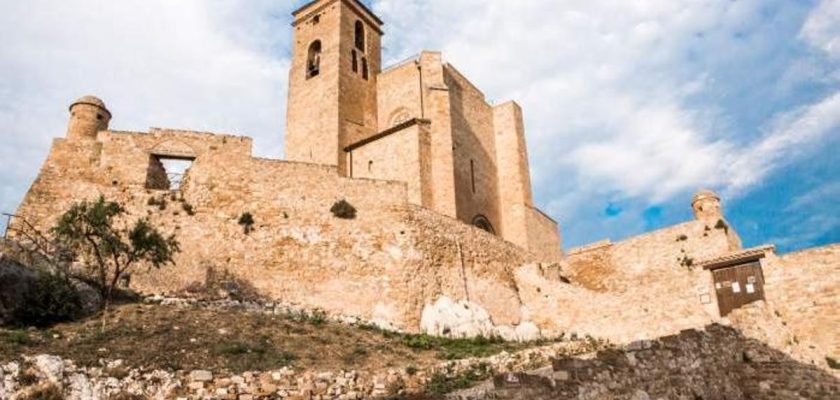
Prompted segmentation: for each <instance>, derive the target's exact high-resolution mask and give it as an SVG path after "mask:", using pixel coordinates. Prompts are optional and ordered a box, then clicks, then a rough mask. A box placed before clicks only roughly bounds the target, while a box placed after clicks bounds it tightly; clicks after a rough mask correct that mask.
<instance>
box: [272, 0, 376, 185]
mask: <svg viewBox="0 0 840 400" xmlns="http://www.w3.org/2000/svg"><path fill="white" fill-rule="evenodd" d="M292 15H293V16H294V19H295V20H294V23H293V24H292V26H293V32H294V33H293V35H294V37H293V50H292V65H291V70H290V72H289V99H288V110H287V115H286V140H285V141H286V143H285V145H286V159H287V160H289V161H300V162H311V163H317V164H327V165H334V166H337V167H338V170H339V172H340V173H342V174H346V171H347V170H348V165H347V156H346V153H345V151H344V148H345V147H347V146H349V145H351V144H353V143H355V142H357V141H359V140H362V139H365V138H368V137H370V136H373V135H374V134H376V133H377V126H376V124H377V122H376V121H377V111H376V79H377V75H379V72H380V69H381V38H382V34H383V33H382V29H381V27H382V21H381V20H380V19H379V18H378V17H376V15H374V14H373V12H372V11H371V10H370V9H368V8H367V7H366V6H365V5H364V4H362V3H361V2H360V1H359V0H316V1H312V2H310V3H308V4H306V5H304V6H303V7H302V8H300V9H298V10H297V11H295V12H294V13H293V14H292Z"/></svg>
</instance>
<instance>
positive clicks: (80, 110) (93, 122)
mask: <svg viewBox="0 0 840 400" xmlns="http://www.w3.org/2000/svg"><path fill="white" fill-rule="evenodd" d="M109 122H111V112H110V111H108V108H107V107H105V102H103V101H102V100H100V99H99V98H97V97H94V96H84V97H82V98H80V99H78V100H76V101H74V102H73V104H71V105H70V123H69V125H68V126H67V138H68V139H74V140H95V139H96V134H97V133H99V131H104V130H107V129H108V123H109Z"/></svg>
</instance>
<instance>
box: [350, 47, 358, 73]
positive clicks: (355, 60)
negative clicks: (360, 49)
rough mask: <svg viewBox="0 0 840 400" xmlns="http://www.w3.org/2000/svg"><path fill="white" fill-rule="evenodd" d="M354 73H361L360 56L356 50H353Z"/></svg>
mask: <svg viewBox="0 0 840 400" xmlns="http://www.w3.org/2000/svg"><path fill="white" fill-rule="evenodd" d="M351 53H352V55H353V72H359V55H358V54H357V53H356V50H353V51H352V52H351Z"/></svg>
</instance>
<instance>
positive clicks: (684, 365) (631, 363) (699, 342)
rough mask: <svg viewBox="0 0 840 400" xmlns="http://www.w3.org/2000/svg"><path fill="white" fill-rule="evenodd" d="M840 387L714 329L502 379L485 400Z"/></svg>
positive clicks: (783, 395)
mask: <svg viewBox="0 0 840 400" xmlns="http://www.w3.org/2000/svg"><path fill="white" fill-rule="evenodd" d="M838 395H840V380H838V379H837V378H836V377H835V376H832V375H831V374H829V373H827V372H826V371H823V370H821V369H819V368H817V367H814V366H813V365H809V364H804V363H800V362H797V361H796V360H794V359H791V358H790V357H788V356H787V355H785V354H784V353H782V352H779V351H777V350H775V349H772V348H770V347H768V346H766V345H764V344H762V343H760V342H757V341H755V340H750V339H747V338H745V337H743V336H742V335H740V334H739V333H738V332H737V331H735V330H733V329H728V328H725V327H722V326H718V325H713V326H709V327H707V328H706V329H705V330H704V331H695V330H690V331H685V332H682V333H680V334H679V335H672V336H667V337H663V338H660V339H658V340H656V341H645V342H638V343H634V344H632V345H631V346H628V347H627V348H625V349H623V350H612V349H611V350H604V351H600V352H598V353H597V354H596V355H594V357H591V358H588V359H585V358H571V357H567V358H563V359H559V360H556V361H555V362H554V363H553V366H552V368H547V369H544V370H540V371H535V372H532V373H531V374H502V375H499V376H497V377H496V379H495V380H494V387H493V388H492V389H490V390H487V391H485V393H483V394H482V396H481V397H479V398H493V399H501V400H539V399H571V398H575V399H598V400H619V399H621V400H624V399H627V400H631V399H632V400H638V399H733V400H736V399H790V400H798V399H833V398H837V396H838Z"/></svg>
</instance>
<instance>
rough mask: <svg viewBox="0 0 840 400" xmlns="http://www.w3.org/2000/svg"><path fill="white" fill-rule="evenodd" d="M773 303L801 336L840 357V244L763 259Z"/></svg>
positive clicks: (777, 310) (768, 291) (770, 301)
mask: <svg viewBox="0 0 840 400" xmlns="http://www.w3.org/2000/svg"><path fill="white" fill-rule="evenodd" d="M762 265H763V266H764V279H765V288H764V291H765V294H766V297H767V301H768V303H769V305H770V307H771V308H772V309H773V310H774V311H775V312H778V314H779V317H780V318H781V319H782V320H783V321H784V322H785V323H787V326H788V327H789V328H790V329H791V330H792V331H793V333H794V334H795V335H796V336H797V337H799V338H808V339H809V341H813V342H815V343H816V344H817V345H819V347H820V348H821V349H823V350H824V351H827V352H829V353H830V354H826V355H830V356H832V357H834V358H835V359H840V335H838V332H840V312H838V311H837V310H840V245H832V246H826V247H819V248H814V249H808V250H803V251H799V252H795V253H790V254H784V255H781V256H775V255H773V254H769V255H768V257H767V258H765V259H763V260H762Z"/></svg>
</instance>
